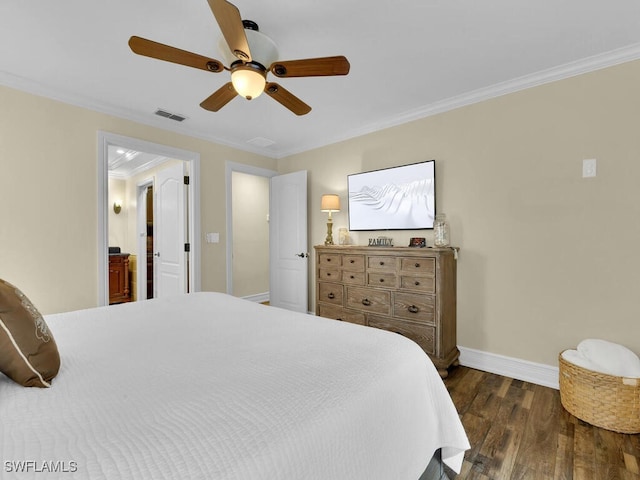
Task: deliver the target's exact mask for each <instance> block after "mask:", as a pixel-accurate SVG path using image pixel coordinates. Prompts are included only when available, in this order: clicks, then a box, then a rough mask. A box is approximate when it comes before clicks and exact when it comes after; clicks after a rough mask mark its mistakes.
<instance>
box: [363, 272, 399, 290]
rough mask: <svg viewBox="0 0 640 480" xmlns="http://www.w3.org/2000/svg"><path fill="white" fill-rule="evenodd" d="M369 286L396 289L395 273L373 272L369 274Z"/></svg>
mask: <svg viewBox="0 0 640 480" xmlns="http://www.w3.org/2000/svg"><path fill="white" fill-rule="evenodd" d="M367 285H371V286H372V287H387V288H396V275H395V273H385V272H371V273H368V274H367Z"/></svg>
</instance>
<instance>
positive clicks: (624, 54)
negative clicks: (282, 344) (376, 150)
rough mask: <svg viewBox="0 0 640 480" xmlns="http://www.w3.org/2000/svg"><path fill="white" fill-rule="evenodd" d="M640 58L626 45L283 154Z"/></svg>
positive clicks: (636, 50)
mask: <svg viewBox="0 0 640 480" xmlns="http://www.w3.org/2000/svg"><path fill="white" fill-rule="evenodd" d="M638 59H640V44H633V45H629V46H627V47H624V48H620V49H617V50H612V51H610V52H606V53H603V54H599V55H594V56H592V57H587V58H585V59H582V60H578V61H575V62H570V63H567V64H564V65H560V66H557V67H553V68H549V69H547V70H542V71H539V72H536V73H533V74H531V75H525V76H522V77H518V78H514V79H512V80H508V81H506V82H501V83H497V84H494V85H491V86H489V87H486V88H480V89H478V90H474V91H471V92H467V93H464V94H462V95H458V96H455V97H451V98H447V99H444V100H441V101H438V102H434V103H431V104H429V105H425V106H422V107H419V108H416V109H413V110H408V111H405V112H402V113H400V114H398V115H396V116H394V117H391V118H388V119H386V120H384V121H382V122H375V123H371V124H368V125H364V126H363V127H361V128H359V129H356V130H351V131H348V132H345V133H343V134H342V135H339V136H334V137H332V138H330V139H324V140H323V141H322V142H318V143H315V144H306V145H301V146H300V147H299V148H297V149H295V150H289V151H287V152H284V153H282V154H281V158H282V157H286V156H290V155H294V154H296V153H302V152H306V151H309V150H313V149H315V148H320V147H323V146H326V145H330V144H333V143H338V142H342V141H345V140H350V139H352V138H356V137H360V136H362V135H367V134H369V133H374V132H377V131H380V130H384V129H387V128H391V127H396V126H398V125H402V124H404V123H409V122H412V121H414V120H420V119H422V118H426V117H430V116H433V115H437V114H439V113H444V112H448V111H450V110H455V109H456V108H461V107H465V106H467V105H472V104H474V103H480V102H483V101H485V100H490V99H492V98H496V97H500V96H502V95H507V94H509V93H515V92H518V91H521V90H526V89H528V88H533V87H537V86H540V85H544V84H547V83H552V82H556V81H558V80H564V79H566V78H570V77H575V76H578V75H582V74H585V73H589V72H593V71H596V70H601V69H603V68H608V67H613V66H615V65H619V64H622V63H626V62H631V61H634V60H638Z"/></svg>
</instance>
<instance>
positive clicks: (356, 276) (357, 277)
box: [342, 270, 364, 285]
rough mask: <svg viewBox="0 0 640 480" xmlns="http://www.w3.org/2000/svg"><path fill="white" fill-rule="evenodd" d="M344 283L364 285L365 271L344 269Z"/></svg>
mask: <svg viewBox="0 0 640 480" xmlns="http://www.w3.org/2000/svg"><path fill="white" fill-rule="evenodd" d="M342 283H345V284H349V285H364V272H349V271H347V270H343V272H342Z"/></svg>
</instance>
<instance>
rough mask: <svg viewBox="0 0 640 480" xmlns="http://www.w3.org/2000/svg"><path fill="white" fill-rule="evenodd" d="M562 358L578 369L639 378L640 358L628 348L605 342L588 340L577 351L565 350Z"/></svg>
mask: <svg viewBox="0 0 640 480" xmlns="http://www.w3.org/2000/svg"><path fill="white" fill-rule="evenodd" d="M562 357H563V358H564V359H565V360H567V361H568V362H571V363H573V364H574V365H578V366H579V367H582V368H586V369H589V370H593V371H595V372H600V373H606V374H608V375H615V376H616V377H627V378H640V358H639V357H638V355H636V354H635V353H633V352H632V351H631V350H629V349H628V348H626V347H624V346H622V345H619V344H617V343H612V342H608V341H606V340H600V339H594V338H590V339H587V340H583V341H582V342H580V343H579V344H578V349H577V350H565V351H564V352H563V353H562Z"/></svg>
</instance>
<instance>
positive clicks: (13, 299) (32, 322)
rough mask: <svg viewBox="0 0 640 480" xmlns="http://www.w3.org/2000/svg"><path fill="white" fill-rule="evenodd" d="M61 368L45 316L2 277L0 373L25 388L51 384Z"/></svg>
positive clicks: (0, 286)
mask: <svg viewBox="0 0 640 480" xmlns="http://www.w3.org/2000/svg"><path fill="white" fill-rule="evenodd" d="M59 369H60V355H59V354H58V347H57V345H56V342H55V340H54V339H53V336H52V335H51V332H50V331H49V327H47V324H46V323H45V321H44V319H43V318H42V315H40V312H38V310H37V309H36V307H34V306H33V304H32V303H31V301H30V300H29V299H28V298H27V297H26V296H25V295H24V293H22V292H21V291H20V290H19V289H18V288H16V287H14V286H13V285H11V284H10V283H9V282H6V281H4V280H2V279H1V278H0V372H2V373H4V374H5V375H6V376H7V377H9V378H11V379H12V380H14V381H16V382H17V383H19V384H20V385H24V386H25V387H50V386H51V383H50V382H51V379H52V378H53V377H55V376H56V375H57V373H58V370H59Z"/></svg>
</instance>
